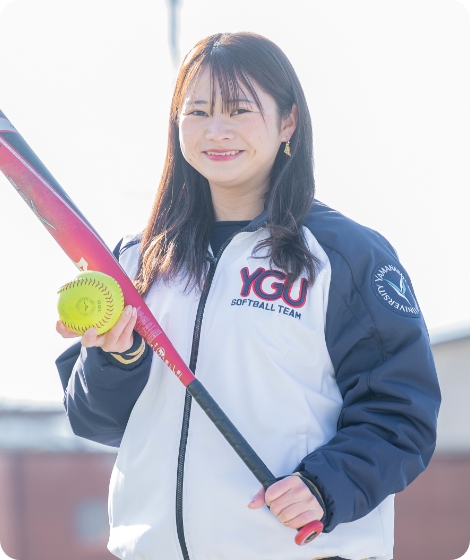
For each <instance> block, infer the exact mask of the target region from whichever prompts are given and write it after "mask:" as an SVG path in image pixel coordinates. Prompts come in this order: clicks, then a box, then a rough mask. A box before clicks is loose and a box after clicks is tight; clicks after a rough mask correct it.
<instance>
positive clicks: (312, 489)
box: [292, 471, 329, 525]
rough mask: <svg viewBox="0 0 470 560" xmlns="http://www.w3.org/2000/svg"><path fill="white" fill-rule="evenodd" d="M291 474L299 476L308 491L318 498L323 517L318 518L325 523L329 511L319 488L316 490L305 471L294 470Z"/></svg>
mask: <svg viewBox="0 0 470 560" xmlns="http://www.w3.org/2000/svg"><path fill="white" fill-rule="evenodd" d="M292 474H293V476H298V477H299V478H301V479H302V482H304V483H305V485H306V486H307V488H308V489H309V490H310V492H311V493H312V494H313V495H314V496H315V498H316V499H317V500H318V503H319V504H320V505H321V507H322V508H323V517H322V518H321V519H320V521H321V522H322V523H323V524H324V525H326V520H327V519H328V518H329V512H328V508H327V505H326V501H325V500H324V499H323V496H322V495H321V493H320V490H318V488H317V486H316V485H315V484H314V483H313V482H312V481H311V480H310V479H309V478H308V473H307V472H305V471H297V472H294V473H292Z"/></svg>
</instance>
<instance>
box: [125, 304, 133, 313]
mask: <svg viewBox="0 0 470 560" xmlns="http://www.w3.org/2000/svg"><path fill="white" fill-rule="evenodd" d="M131 313H132V306H131V305H126V309H124V315H130V314H131Z"/></svg>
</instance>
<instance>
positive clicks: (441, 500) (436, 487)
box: [395, 455, 470, 560]
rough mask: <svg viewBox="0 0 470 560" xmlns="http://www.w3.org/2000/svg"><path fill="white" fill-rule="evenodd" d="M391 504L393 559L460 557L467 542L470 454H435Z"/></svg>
mask: <svg viewBox="0 0 470 560" xmlns="http://www.w3.org/2000/svg"><path fill="white" fill-rule="evenodd" d="M395 504H396V508H395V560H421V559H423V560H454V559H455V558H460V557H461V556H463V554H464V553H465V552H466V550H467V549H468V547H469V543H470V455H460V456H459V455H456V456H445V455H441V456H439V455H435V456H434V457H433V459H432V460H431V463H430V464H429V467H428V468H427V469H426V471H424V473H423V474H422V475H421V476H419V477H418V478H417V479H416V480H415V481H414V482H413V483H412V484H410V485H409V486H408V487H407V488H406V489H405V490H404V491H403V492H401V493H400V494H397V496H396V502H395Z"/></svg>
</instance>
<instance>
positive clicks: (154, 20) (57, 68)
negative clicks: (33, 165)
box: [0, 0, 470, 402]
mask: <svg viewBox="0 0 470 560" xmlns="http://www.w3.org/2000/svg"><path fill="white" fill-rule="evenodd" d="M222 6H224V7H222ZM2 7H3V10H2V11H1V12H0V52H1V53H2V68H1V72H0V108H1V109H2V110H3V111H4V112H5V113H6V114H7V116H8V117H9V118H10V120H11V121H12V122H13V124H14V125H15V126H16V127H17V129H18V130H19V131H20V132H21V134H22V135H23V136H24V138H25V139H26V140H27V142H28V143H29V144H30V145H31V146H32V148H33V149H34V150H35V152H36V153H37V154H38V155H39V157H40V158H41V159H42V160H43V162H44V163H45V164H46V166H47V167H48V168H49V170H50V171H51V172H52V173H53V175H54V176H55V177H56V178H57V179H58V181H59V182H60V183H61V184H62V186H63V187H64V189H65V190H66V191H67V192H68V193H69V195H70V196H71V197H72V198H73V199H74V201H75V202H76V203H77V205H78V206H79V208H80V209H81V210H82V212H83V213H84V214H85V215H86V216H87V217H88V219H89V220H90V221H91V223H92V224H93V225H94V226H95V228H96V229H97V230H98V231H99V232H100V233H101V235H102V236H103V237H104V239H105V240H106V242H107V243H108V244H109V245H114V244H115V243H116V242H117V241H118V240H119V239H120V238H121V237H122V236H123V235H124V234H126V233H131V232H135V231H139V230H140V229H142V227H143V225H144V223H145V221H146V219H147V216H148V213H149V211H150V205H151V203H152V200H153V197H154V193H155V190H156V188H157V185H158V180H159V177H160V173H161V167H162V162H163V158H164V154H165V144H166V128H167V119H168V109H169V100H170V96H171V90H172V86H173V80H174V77H175V70H174V68H173V66H172V62H171V58H170V54H169V48H168V25H167V24H168V21H167V20H168V13H167V4H166V2H165V0H133V1H132V2H130V1H124V0H81V1H80V2H75V1H72V0H60V1H59V0H44V1H43V0H15V1H13V2H6V1H5V0H3V2H2V0H0V8H2ZM180 16H181V28H180V31H181V33H180V50H181V53H182V54H184V53H186V52H187V51H188V50H189V49H190V48H191V46H192V45H193V44H194V43H195V42H196V41H197V40H198V39H200V38H202V37H204V36H206V35H209V34H211V33H215V32H217V31H237V30H246V31H255V32H258V33H261V34H263V35H266V36H267V37H269V38H270V39H272V40H274V41H275V42H276V43H278V44H279V45H280V46H281V47H282V48H283V49H284V51H285V52H286V53H287V55H288V56H289V57H290V59H291V61H292V63H293V65H294V67H295V68H296V70H297V72H298V74H299V77H300V79H301V82H302V84H303V86H304V89H305V92H306V95H307V99H308V102H309V106H310V110H311V113H312V118H313V125H314V146H315V164H316V182H317V196H318V198H319V199H320V200H322V201H323V202H325V203H327V204H329V205H331V206H333V207H334V208H336V209H337V210H340V211H341V212H343V213H345V214H346V215H347V216H349V217H351V218H353V219H355V220H357V221H359V222H360V223H362V224H365V225H367V226H369V227H372V228H374V229H377V230H378V231H380V232H381V233H382V234H383V235H385V236H386V237H387V238H388V239H389V240H390V241H391V243H392V244H393V245H394V246H395V248H396V249H397V251H398V254H399V256H400V259H401V261H402V263H403V265H404V266H405V268H406V269H407V271H408V272H409V274H410V276H411V278H412V280H413V284H414V287H415V290H416V292H417V296H418V299H419V302H420V304H421V307H422V309H423V312H424V315H425V318H426V320H427V323H428V326H429V328H430V329H431V330H433V329H436V328H438V327H442V326H445V325H452V324H456V323H459V322H465V321H467V322H468V321H470V306H469V305H468V302H467V296H466V289H465V287H466V280H467V278H468V277H469V274H470V264H469V257H468V254H469V250H468V248H467V244H468V240H469V239H470V220H469V218H468V205H469V202H470V195H469V185H470V158H469V157H468V154H469V153H470V132H469V131H470V106H469V103H468V99H470V15H469V12H468V10H467V9H466V8H465V3H464V2H456V1H452V0H439V1H436V0H426V1H425V0H398V1H394V2H393V3H390V2H385V1H381V0H380V1H378V0H354V2H351V0H336V1H335V2H331V0H291V1H290V2H285V1H277V0H270V1H269V2H268V1H266V0H257V1H256V2H251V1H249V0H239V1H237V3H236V6H234V7H233V8H232V7H230V8H229V7H228V5H226V4H222V3H221V2H220V0H219V1H217V0H184V1H183V2H182V6H181V11H180ZM0 209H1V219H0V235H1V238H2V240H3V243H2V261H3V267H2V275H1V277H0V288H1V293H2V296H3V302H2V309H3V317H4V323H3V328H2V335H3V336H2V341H3V345H2V356H3V358H2V360H3V361H2V366H1V369H0V398H8V399H13V400H25V399H26V400H40V401H55V402H58V401H60V400H61V396H62V395H61V388H60V384H59V381H58V377H57V374H56V371H55V367H54V363H53V362H54V359H55V357H56V356H57V354H59V353H60V352H61V350H62V349H63V348H64V347H65V346H66V345H67V344H68V343H67V342H65V343H64V341H63V340H62V339H60V338H59V337H58V335H56V333H55V330H54V324H55V320H56V311H55V306H56V299H57V296H56V292H57V289H58V288H59V287H60V286H61V285H62V284H64V283H65V282H67V281H69V280H71V279H73V278H74V277H75V275H76V269H75V268H74V266H73V265H72V263H71V262H70V261H68V259H67V258H66V257H65V255H64V254H63V253H62V252H61V250H60V248H59V247H58V246H56V245H55V243H54V241H53V239H52V238H51V237H50V236H49V234H48V233H47V231H46V230H45V229H44V228H43V227H42V226H41V224H40V223H39V222H38V221H37V220H36V219H35V217H34V215H33V214H32V213H31V212H29V211H27V209H26V207H25V205H24V202H23V201H22V200H21V199H20V197H19V196H18V195H17V194H16V193H15V192H14V190H13V189H12V187H11V185H10V184H9V183H8V182H7V181H6V179H5V178H4V177H3V176H2V177H0Z"/></svg>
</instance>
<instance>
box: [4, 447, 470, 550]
mask: <svg viewBox="0 0 470 560" xmlns="http://www.w3.org/2000/svg"><path fill="white" fill-rule="evenodd" d="M113 462H114V456H112V455H94V454H42V453H41V454H32V453H31V454H24V455H20V454H10V455H7V454H3V455H1V454H0V543H1V544H2V547H3V550H4V551H5V553H6V554H7V555H8V556H11V557H12V558H14V559H15V560H112V559H113V558H115V557H114V556H113V555H111V554H110V553H109V552H108V551H107V550H106V542H107V535H108V528H107V525H106V519H105V516H106V514H105V511H104V510H105V503H106V500H107V494H108V484H109V476H110V473H111V469H112V465H113ZM469 481H470V455H469V456H454V457H452V456H435V457H434V458H433V460H432V461H431V464H430V466H429V468H428V469H427V470H426V471H425V472H424V473H423V474H422V475H421V476H420V477H419V478H418V479H417V480H416V481H415V482H414V483H413V484H411V485H410V486H409V487H408V488H407V489H406V490H405V491H404V492H402V493H400V494H398V495H397V498H396V523H395V527H396V531H395V535H396V537H395V560H454V559H455V558H459V557H460V556H462V555H463V554H464V552H465V551H466V550H467V548H468V546H469V542H470V483H469ZM80 508H82V509H81V510H80ZM95 509H96V511H97V513H99V519H98V518H97V521H99V523H97V522H95V520H93V512H94V511H95ZM98 510H99V511H98ZM80 511H81V513H82V516H81V517H80ZM77 512H78V517H77ZM87 514H88V517H87ZM90 515H91V517H90ZM103 516H104V517H103ZM87 519H88V525H87ZM80 520H81V521H80ZM84 520H85V525H84V526H83V521H84ZM81 522H82V526H81V525H80V523H81ZM90 523H91V525H90ZM90 529H91V534H88V536H87V530H88V532H89V531H90ZM95 529H96V531H94V530H95ZM240 560H242V559H240Z"/></svg>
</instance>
